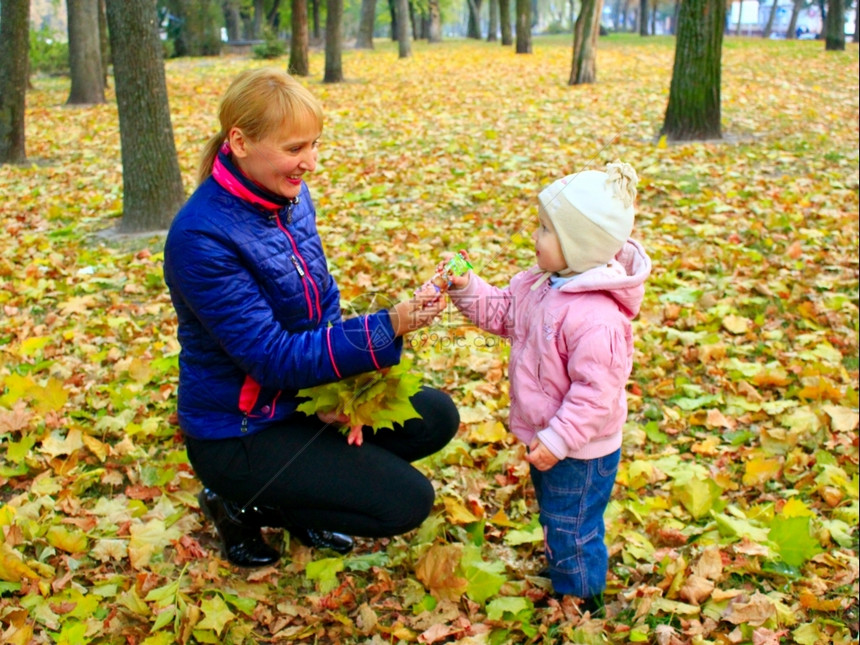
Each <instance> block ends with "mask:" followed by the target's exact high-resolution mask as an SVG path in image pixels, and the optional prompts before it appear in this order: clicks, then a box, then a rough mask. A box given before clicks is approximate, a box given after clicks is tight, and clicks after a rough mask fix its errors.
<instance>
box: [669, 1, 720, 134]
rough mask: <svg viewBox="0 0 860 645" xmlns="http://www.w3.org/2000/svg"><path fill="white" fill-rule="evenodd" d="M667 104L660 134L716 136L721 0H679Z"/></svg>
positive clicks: (718, 96)
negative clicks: (679, 5)
mask: <svg viewBox="0 0 860 645" xmlns="http://www.w3.org/2000/svg"><path fill="white" fill-rule="evenodd" d="M680 4H681V8H680V11H679V14H678V36H677V38H676V40H675V63H674V66H673V68H672V83H671V86H670V88H669V104H668V106H667V108H666V117H665V119H664V121H663V128H662V130H661V134H665V135H666V137H667V138H668V139H670V140H673V141H688V140H691V139H719V138H721V136H722V132H721V126H720V73H721V67H720V65H721V58H722V51H723V27H724V25H725V22H726V20H725V16H726V3H725V1H724V0H681V3H680Z"/></svg>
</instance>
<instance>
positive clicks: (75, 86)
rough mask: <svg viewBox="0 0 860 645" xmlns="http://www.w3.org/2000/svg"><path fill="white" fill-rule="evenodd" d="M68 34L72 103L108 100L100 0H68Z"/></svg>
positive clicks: (70, 95) (70, 96) (87, 103)
mask: <svg viewBox="0 0 860 645" xmlns="http://www.w3.org/2000/svg"><path fill="white" fill-rule="evenodd" d="M66 9H67V11H68V33H69V69H70V72H71V77H72V87H71V90H70V91H69V98H68V100H67V101H66V103H67V104H69V105H92V104H95V103H104V102H105V88H104V81H103V79H102V53H101V46H100V43H99V0H66Z"/></svg>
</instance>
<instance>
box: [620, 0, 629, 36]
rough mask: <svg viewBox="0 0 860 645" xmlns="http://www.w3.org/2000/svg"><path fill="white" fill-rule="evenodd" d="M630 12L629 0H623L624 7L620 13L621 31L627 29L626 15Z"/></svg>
mask: <svg viewBox="0 0 860 645" xmlns="http://www.w3.org/2000/svg"><path fill="white" fill-rule="evenodd" d="M629 13H630V0H624V8H623V9H622V13H621V31H627V17H628V14H629Z"/></svg>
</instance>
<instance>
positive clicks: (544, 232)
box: [532, 208, 567, 273]
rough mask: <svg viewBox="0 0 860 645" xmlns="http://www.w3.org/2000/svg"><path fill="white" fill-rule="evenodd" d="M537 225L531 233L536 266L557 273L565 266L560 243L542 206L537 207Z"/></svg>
mask: <svg viewBox="0 0 860 645" xmlns="http://www.w3.org/2000/svg"><path fill="white" fill-rule="evenodd" d="M538 217H539V222H538V227H537V230H536V231H535V232H534V234H532V240H534V243H535V257H536V259H537V264H538V266H539V267H540V268H541V269H543V270H544V271H549V272H550V273H557V272H559V271H564V270H565V269H566V268H567V262H566V261H565V259H564V253H562V251H561V243H560V242H559V241H558V235H556V232H555V228H554V227H553V225H552V222H551V221H550V219H549V217H547V214H546V213H545V212H544V210H543V208H539V209H538Z"/></svg>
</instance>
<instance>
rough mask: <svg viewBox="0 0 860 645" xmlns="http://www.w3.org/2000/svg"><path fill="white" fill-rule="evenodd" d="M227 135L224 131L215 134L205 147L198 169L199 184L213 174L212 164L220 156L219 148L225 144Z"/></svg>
mask: <svg viewBox="0 0 860 645" xmlns="http://www.w3.org/2000/svg"><path fill="white" fill-rule="evenodd" d="M225 138H226V137H225V136H224V135H223V134H222V133H220V132H219V133H218V134H213V135H212V136H211V137H210V138H209V141H207V142H206V146H205V147H204V148H203V154H202V155H200V167H199V168H198V169H197V184H198V185H200V184H202V183H203V182H204V181H206V180H207V179H208V178H209V175H211V174H212V166H213V165H214V164H215V158H216V157H217V156H218V150H220V149H221V146H222V145H223V144H224V139H225Z"/></svg>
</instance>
